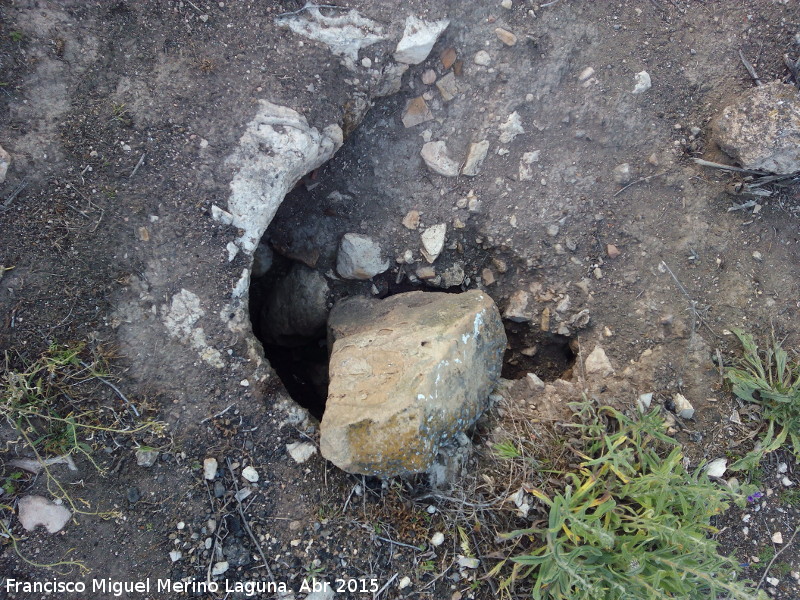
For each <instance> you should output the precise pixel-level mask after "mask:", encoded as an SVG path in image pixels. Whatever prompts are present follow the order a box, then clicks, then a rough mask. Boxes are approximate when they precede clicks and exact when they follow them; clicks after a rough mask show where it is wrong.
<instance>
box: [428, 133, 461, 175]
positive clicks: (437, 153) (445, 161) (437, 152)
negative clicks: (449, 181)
mask: <svg viewBox="0 0 800 600" xmlns="http://www.w3.org/2000/svg"><path fill="white" fill-rule="evenodd" d="M420 154H421V156H422V159H423V160H424V161H425V164H426V165H427V166H428V168H429V169H430V170H431V171H433V172H434V173H438V174H439V175H443V176H445V177H456V176H458V169H459V167H460V165H459V164H458V163H457V162H455V161H454V160H453V159H452V158H450V157H449V156H448V154H447V144H445V142H443V141H441V140H440V141H437V142H428V143H426V144H425V145H423V146H422V151H421V152H420Z"/></svg>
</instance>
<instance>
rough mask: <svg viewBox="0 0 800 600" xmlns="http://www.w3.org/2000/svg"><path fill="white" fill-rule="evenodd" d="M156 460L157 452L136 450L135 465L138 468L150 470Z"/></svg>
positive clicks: (146, 449) (148, 449) (150, 449)
mask: <svg viewBox="0 0 800 600" xmlns="http://www.w3.org/2000/svg"><path fill="white" fill-rule="evenodd" d="M156 460H158V450H154V449H153V448H144V447H142V448H138V449H137V450H136V464H137V465H139V466H140V467H145V468H150V467H152V466H153V465H154V464H156Z"/></svg>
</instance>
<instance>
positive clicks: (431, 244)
mask: <svg viewBox="0 0 800 600" xmlns="http://www.w3.org/2000/svg"><path fill="white" fill-rule="evenodd" d="M446 235H447V225H446V224H444V223H437V224H436V225H432V226H430V227H428V228H427V229H426V230H425V231H423V232H422V235H421V236H420V239H421V240H422V256H424V257H425V260H427V261H428V263H431V264H432V263H433V262H434V261H435V260H436V259H437V258H438V257H439V255H440V254H441V253H442V250H443V249H444V240H445V236H446Z"/></svg>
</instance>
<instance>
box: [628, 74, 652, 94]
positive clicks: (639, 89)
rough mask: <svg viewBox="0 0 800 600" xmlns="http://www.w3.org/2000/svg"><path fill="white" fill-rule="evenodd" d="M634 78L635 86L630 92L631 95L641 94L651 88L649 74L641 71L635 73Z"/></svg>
mask: <svg viewBox="0 0 800 600" xmlns="http://www.w3.org/2000/svg"><path fill="white" fill-rule="evenodd" d="M635 77H636V85H635V86H634V88H633V90H632V91H631V93H632V94H643V93H645V92H646V91H647V90H649V89H650V88H651V87H653V84H652V81H651V80H650V74H649V73H648V72H647V71H641V72H639V73H637V74H636V75H635Z"/></svg>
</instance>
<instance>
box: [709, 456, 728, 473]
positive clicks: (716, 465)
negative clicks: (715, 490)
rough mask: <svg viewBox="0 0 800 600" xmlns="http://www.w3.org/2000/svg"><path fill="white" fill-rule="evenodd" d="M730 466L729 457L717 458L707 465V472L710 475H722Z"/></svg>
mask: <svg viewBox="0 0 800 600" xmlns="http://www.w3.org/2000/svg"><path fill="white" fill-rule="evenodd" d="M727 468H728V459H727V458H717V459H714V460H712V461H711V462H710V463H708V464H707V465H706V474H707V475H708V476H709V477H722V476H723V475H724V474H725V471H726V470H727Z"/></svg>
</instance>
